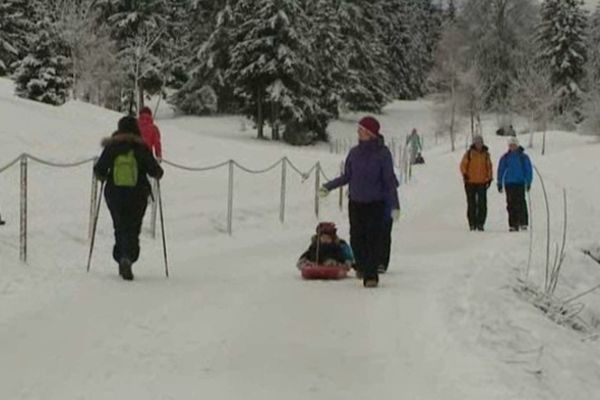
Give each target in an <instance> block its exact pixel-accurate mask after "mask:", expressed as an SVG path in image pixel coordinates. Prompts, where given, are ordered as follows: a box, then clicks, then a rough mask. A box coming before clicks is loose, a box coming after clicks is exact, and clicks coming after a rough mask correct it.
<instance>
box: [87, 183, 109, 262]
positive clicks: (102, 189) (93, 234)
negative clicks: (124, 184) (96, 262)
mask: <svg viewBox="0 0 600 400" xmlns="http://www.w3.org/2000/svg"><path fill="white" fill-rule="evenodd" d="M104 182H105V181H102V183H101V184H100V196H99V197H98V205H97V206H96V214H95V215H94V224H93V226H92V240H91V241H90V253H89V254H88V262H87V272H90V266H91V264H92V252H93V251H94V242H95V240H96V228H97V227H98V216H99V215H100V205H101V204H102V193H104Z"/></svg>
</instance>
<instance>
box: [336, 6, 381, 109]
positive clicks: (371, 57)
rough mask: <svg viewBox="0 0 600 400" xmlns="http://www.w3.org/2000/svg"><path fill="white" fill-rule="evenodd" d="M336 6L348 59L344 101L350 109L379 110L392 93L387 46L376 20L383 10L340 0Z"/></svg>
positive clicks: (379, 7) (378, 7)
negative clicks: (338, 5) (387, 63)
mask: <svg viewBox="0 0 600 400" xmlns="http://www.w3.org/2000/svg"><path fill="white" fill-rule="evenodd" d="M339 10H340V22H341V25H342V35H343V37H344V38H345V40H346V50H345V54H346V56H347V57H348V62H349V69H348V84H347V87H346V88H345V91H344V102H345V103H346V106H347V107H348V109H349V110H351V111H369V112H380V111H381V109H382V108H383V106H384V105H385V104H386V103H387V102H388V101H389V100H390V98H392V97H393V83H392V81H391V77H390V74H389V68H388V67H389V66H388V65H386V62H387V54H386V50H387V49H386V47H385V44H384V43H383V42H382V27H381V26H380V25H379V24H378V16H381V15H382V14H383V11H382V8H381V5H380V4H379V3H378V2H374V3H371V2H366V1H361V0H342V1H341V4H340V7H339Z"/></svg>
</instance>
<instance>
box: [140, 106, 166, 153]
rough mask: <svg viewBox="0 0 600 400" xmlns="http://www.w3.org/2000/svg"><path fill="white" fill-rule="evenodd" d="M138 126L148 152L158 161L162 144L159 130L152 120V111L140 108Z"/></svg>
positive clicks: (147, 108)
mask: <svg viewBox="0 0 600 400" xmlns="http://www.w3.org/2000/svg"><path fill="white" fill-rule="evenodd" d="M138 125H139V127H140V133H141V135H142V139H143V140H144V143H146V146H148V148H149V149H150V152H151V153H152V154H153V155H154V157H156V158H157V159H158V160H161V159H162V143H161V140H160V130H159V129H158V126H156V124H155V123H154V120H153V119H152V110H150V108H149V107H142V109H141V110H140V113H139V116H138Z"/></svg>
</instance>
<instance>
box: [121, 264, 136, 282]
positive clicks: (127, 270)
mask: <svg viewBox="0 0 600 400" xmlns="http://www.w3.org/2000/svg"><path fill="white" fill-rule="evenodd" d="M131 266H132V263H131V261H130V260H129V259H128V258H122V259H121V261H120V262H119V275H121V276H122V277H123V279H124V280H126V281H132V280H133V272H132V271H131Z"/></svg>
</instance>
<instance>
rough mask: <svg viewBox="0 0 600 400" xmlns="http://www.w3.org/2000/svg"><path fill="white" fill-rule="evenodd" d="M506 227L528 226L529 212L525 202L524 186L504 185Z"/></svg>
mask: <svg viewBox="0 0 600 400" xmlns="http://www.w3.org/2000/svg"><path fill="white" fill-rule="evenodd" d="M505 190H506V209H507V210H508V226H510V227H511V228H519V227H522V226H528V225H529V212H528V211H527V201H526V200H525V185H506V188H505Z"/></svg>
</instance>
